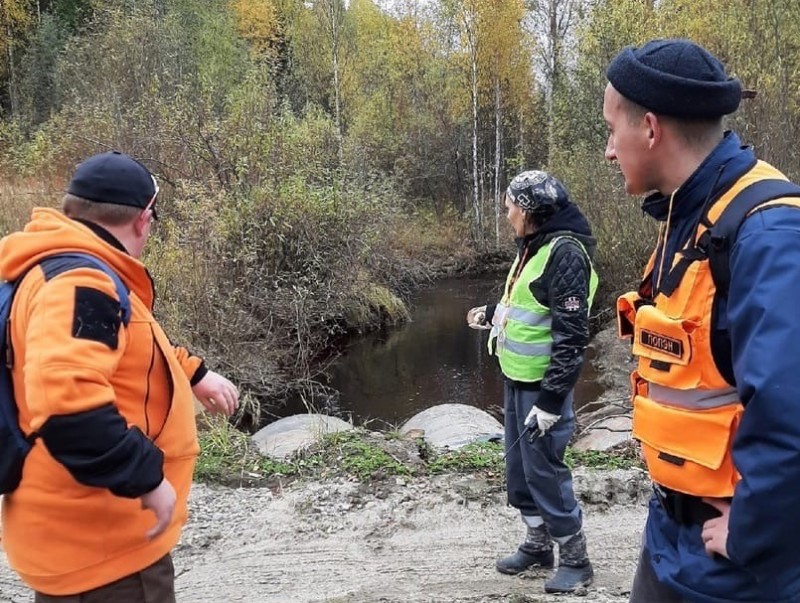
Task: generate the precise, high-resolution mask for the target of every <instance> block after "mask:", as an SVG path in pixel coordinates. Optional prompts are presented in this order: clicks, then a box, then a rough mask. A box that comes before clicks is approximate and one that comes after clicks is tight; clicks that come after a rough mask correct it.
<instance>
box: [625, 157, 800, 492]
mask: <svg viewBox="0 0 800 603" xmlns="http://www.w3.org/2000/svg"><path fill="white" fill-rule="evenodd" d="M767 179H778V180H784V181H785V180H786V177H785V176H784V175H783V174H781V173H780V172H779V171H778V170H776V169H775V168H774V167H772V166H770V165H769V164H767V163H764V162H762V161H759V162H757V163H756V165H755V166H754V167H753V168H752V169H751V170H750V171H749V172H747V173H746V174H744V176H742V177H741V178H740V179H739V180H738V181H737V182H736V183H735V184H734V185H733V186H732V187H731V188H730V189H729V190H728V191H726V192H725V193H723V195H722V196H721V197H720V198H719V199H718V200H717V201H716V202H714V203H713V205H712V206H711V207H710V208H709V210H708V212H707V222H708V224H709V225H712V226H706V225H705V224H704V223H703V222H701V223H700V224H699V225H698V226H697V229H696V234H695V236H694V237H693V238H692V239H691V241H690V243H691V244H689V243H687V245H686V246H685V247H684V251H687V250H689V249H694V250H696V249H697V247H698V243H699V241H700V237H701V236H702V235H703V233H704V232H706V230H708V229H709V228H711V227H713V225H714V224H715V223H716V221H717V220H718V219H719V218H720V215H721V214H722V212H723V210H725V208H726V207H728V206H729V204H731V202H732V201H733V200H734V199H735V198H736V197H737V195H738V194H739V193H741V192H742V191H743V190H744V189H746V188H747V187H748V186H750V185H752V184H753V183H755V182H758V181H761V180H767ZM776 205H781V206H785V205H793V206H797V207H800V199H797V198H788V197H787V198H781V199H776V200H770V201H766V202H764V203H760V204H759V205H758V209H759V210H760V209H764V208H767V207H769V206H776ZM668 234H669V233H664V231H663V230H662V233H661V235H660V236H659V245H661V244H664V243H665V240H666V236H667V235H668ZM656 249H658V246H657V247H656ZM675 255H676V257H675V259H674V261H673V264H672V267H671V268H670V270H667V266H663V269H662V270H660V272H659V281H660V282H661V283H663V282H664V279H665V278H667V274H669V273H671V272H672V271H673V270H674V269H675V268H676V266H678V264H679V263H680V262H681V261H683V262H685V263H686V259H685V257H686V256H684V255H682V254H681V253H678V254H675ZM687 255H688V254H687ZM655 258H656V252H654V253H653V255H652V256H651V257H650V261H649V263H648V266H647V268H646V270H645V278H644V281H643V283H642V287H640V290H639V291H634V292H630V293H626V294H625V295H623V296H621V297H620V298H619V299H618V300H617V318H618V327H619V334H620V337H632V338H633V354H634V355H636V356H637V357H638V360H639V362H638V367H637V370H635V371H634V372H633V374H632V375H631V385H632V389H633V437H634V438H635V439H637V440H639V441H640V442H641V445H642V450H643V454H644V458H645V461H646V463H647V468H648V471H649V472H650V476H651V478H652V479H653V481H654V482H656V483H657V484H660V485H662V486H665V487H667V488H670V489H672V490H676V491H678V492H683V493H685V494H690V495H694V496H707V497H713V498H723V497H730V496H733V491H734V488H735V486H736V483H737V482H738V481H739V480H740V479H741V476H740V475H739V473H738V471H737V470H736V467H735V465H734V463H733V456H732V442H733V437H734V434H735V433H736V430H737V428H738V426H739V421H740V418H741V415H742V412H743V411H744V407H743V405H742V403H741V401H740V400H739V397H738V394H737V391H736V388H735V387H734V386H733V384H732V383H729V382H728V381H727V380H726V379H725V377H723V375H722V373H721V372H720V369H719V367H718V365H717V363H716V362H715V359H714V356H713V353H712V346H711V336H712V327H713V325H712V305H713V303H714V298H715V295H716V294H717V287H716V285H715V282H714V280H713V278H712V273H711V269H710V265H709V261H708V257H701V258H696V259H695V260H694V261H691V262H688V267H687V266H686V265H684V266H682V267H681V269H685V272H684V273H683V275H682V276H681V277H680V280H679V281H678V283H677V285H675V284H674V283H673V286H671V287H669V289H672V290H671V291H670V290H667V291H665V292H662V291H660V290H659V289H660V288H656V289H657V290H658V292H657V293H656V295H655V298H654V299H650V297H651V296H650V295H649V293H648V291H650V290H652V283H651V282H650V278H651V276H652V272H653V268H654V263H655Z"/></svg>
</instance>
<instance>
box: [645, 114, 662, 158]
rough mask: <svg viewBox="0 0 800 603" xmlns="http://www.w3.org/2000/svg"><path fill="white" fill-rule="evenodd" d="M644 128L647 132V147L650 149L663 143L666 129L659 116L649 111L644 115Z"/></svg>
mask: <svg viewBox="0 0 800 603" xmlns="http://www.w3.org/2000/svg"><path fill="white" fill-rule="evenodd" d="M644 127H645V128H646V131H647V145H648V147H649V148H650V149H652V148H653V147H655V146H656V145H658V143H659V142H661V138H662V137H663V135H664V128H663V125H662V124H661V120H660V119H659V118H658V115H656V114H655V113H651V112H650V111H648V112H647V113H645V114H644Z"/></svg>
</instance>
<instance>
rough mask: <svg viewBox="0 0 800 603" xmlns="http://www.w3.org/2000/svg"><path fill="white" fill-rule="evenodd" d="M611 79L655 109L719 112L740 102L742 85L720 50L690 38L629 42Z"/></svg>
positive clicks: (693, 114) (678, 113)
mask: <svg viewBox="0 0 800 603" xmlns="http://www.w3.org/2000/svg"><path fill="white" fill-rule="evenodd" d="M607 76H608V81H609V82H611V85H612V86H614V88H615V89H616V90H617V92H619V93H620V94H621V95H622V96H624V97H625V98H627V99H629V100H631V101H633V102H635V103H636V104H638V105H641V106H642V107H644V108H645V109H648V110H650V111H652V112H654V113H658V114H661V115H670V116H673V117H680V118H688V119H691V118H714V117H722V116H723V115H727V114H729V113H733V112H734V111H736V109H737V108H738V107H739V101H740V100H741V98H742V87H741V84H740V83H739V80H737V79H736V78H731V77H728V75H727V74H726V73H725V68H724V67H723V66H722V63H720V61H719V59H717V58H716V57H715V56H714V55H712V54H711V53H710V52H708V51H707V50H706V49H705V48H703V47H701V46H698V45H697V44H695V43H694V42H691V41H690V40H682V39H671V40H653V41H651V42H648V43H647V44H645V45H644V46H641V47H640V48H635V47H633V46H628V47H626V48H624V49H622V51H621V52H620V53H619V54H618V55H617V56H616V57H615V58H614V60H613V61H611V64H610V65H609V67H608V72H607Z"/></svg>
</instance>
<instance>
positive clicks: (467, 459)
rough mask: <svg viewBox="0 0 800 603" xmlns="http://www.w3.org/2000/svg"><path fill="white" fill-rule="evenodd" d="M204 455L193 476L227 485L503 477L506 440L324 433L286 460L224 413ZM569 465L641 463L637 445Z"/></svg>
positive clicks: (211, 428) (208, 432)
mask: <svg viewBox="0 0 800 603" xmlns="http://www.w3.org/2000/svg"><path fill="white" fill-rule="evenodd" d="M199 437H200V450H201V452H200V456H199V458H198V460H197V465H196V469H195V479H196V480H198V481H204V482H214V483H224V484H227V485H235V486H238V485H265V484H270V483H274V482H275V480H282V481H283V480H292V479H326V478H330V477H337V476H346V477H350V478H354V479H357V480H359V481H362V482H366V481H371V480H381V479H385V478H387V477H392V476H403V477H414V476H424V475H438V474H442V473H481V474H484V475H485V476H487V477H489V478H495V479H500V480H502V479H503V475H504V472H505V471H504V459H503V445H502V444H499V443H494V442H476V443H473V444H468V445H467V446H464V447H463V448H460V449H458V450H452V451H443V452H442V451H437V450H435V449H434V448H433V447H431V446H430V445H428V444H427V443H426V442H425V441H424V440H422V439H421V438H420V439H416V440H413V441H412V440H408V439H405V438H403V437H402V436H400V434H399V433H397V432H396V431H393V432H388V433H386V434H376V433H375V432H369V431H366V430H364V429H357V430H354V431H343V432H338V433H333V434H330V435H327V436H325V437H324V438H322V440H321V441H320V442H319V443H318V444H316V445H313V446H311V447H309V448H307V449H305V450H301V451H299V452H298V453H297V454H295V455H294V456H293V457H292V458H291V459H289V460H287V461H277V460H273V459H270V458H267V457H264V456H262V455H261V454H260V453H259V451H258V449H257V448H256V446H255V445H254V444H253V443H252V441H251V440H250V437H249V436H247V435H246V434H244V433H242V432H240V431H238V430H237V429H236V428H235V427H233V426H232V425H231V424H230V423H229V422H228V421H226V420H225V419H222V418H210V419H207V420H206V422H205V424H204V425H203V426H202V427H201V429H200V434H199ZM566 462H567V464H568V465H569V466H570V467H573V468H574V467H579V466H584V467H590V468H594V469H630V468H632V467H641V466H642V464H641V460H640V459H639V456H638V453H637V452H636V450H635V449H634V448H633V447H627V448H624V449H621V450H616V451H609V452H596V451H589V452H578V451H576V450H575V449H573V448H567V453H566Z"/></svg>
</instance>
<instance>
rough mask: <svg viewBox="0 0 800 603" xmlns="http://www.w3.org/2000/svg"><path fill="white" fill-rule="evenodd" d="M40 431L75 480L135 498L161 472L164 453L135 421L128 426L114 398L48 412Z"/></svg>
mask: <svg viewBox="0 0 800 603" xmlns="http://www.w3.org/2000/svg"><path fill="white" fill-rule="evenodd" d="M39 435H40V436H41V438H42V440H43V441H44V443H45V445H46V446H47V449H48V450H49V451H50V454H52V455H53V458H55V459H56V460H57V461H58V462H59V463H61V464H62V465H64V466H65V467H66V468H67V470H68V471H69V472H70V474H71V475H72V477H74V478H75V479H76V480H77V481H79V482H80V483H82V484H84V485H86V486H93V487H96V488H108V489H109V490H110V491H111V492H112V493H113V494H115V495H117V496H122V497H125V498H138V497H140V496H142V495H143V494H147V493H148V492H150V491H151V490H153V489H155V488H156V486H158V485H159V484H160V483H161V480H162V479H163V478H164V472H163V462H164V454H163V452H161V450H160V449H159V448H158V447H157V446H156V445H155V444H153V442H151V441H150V440H149V439H148V438H147V437H146V436H145V435H144V434H143V433H142V432H141V430H140V429H139V428H138V427H131V428H128V425H127V423H126V422H125V419H123V418H122V415H120V414H119V412H118V411H117V409H116V407H115V406H114V405H113V404H107V405H105V406H101V407H100V408H95V409H92V410H89V411H85V412H79V413H75V414H71V415H54V416H52V417H50V418H49V419H48V420H47V421H46V422H45V423H44V425H42V428H41V429H40V430H39Z"/></svg>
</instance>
